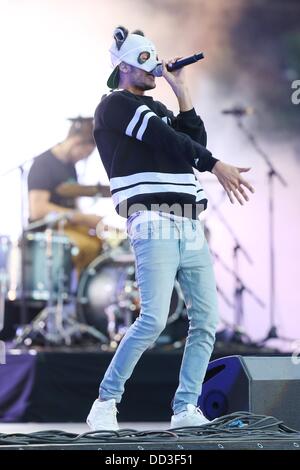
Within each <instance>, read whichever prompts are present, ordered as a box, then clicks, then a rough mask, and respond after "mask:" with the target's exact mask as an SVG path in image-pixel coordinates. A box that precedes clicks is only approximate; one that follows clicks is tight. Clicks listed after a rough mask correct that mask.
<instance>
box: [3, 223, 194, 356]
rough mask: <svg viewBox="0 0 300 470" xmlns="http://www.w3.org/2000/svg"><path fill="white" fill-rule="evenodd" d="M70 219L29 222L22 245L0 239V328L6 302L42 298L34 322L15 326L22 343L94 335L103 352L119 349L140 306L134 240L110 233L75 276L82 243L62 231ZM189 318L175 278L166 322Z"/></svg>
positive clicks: (73, 339) (69, 341) (69, 340)
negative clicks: (17, 327)
mask: <svg viewBox="0 0 300 470" xmlns="http://www.w3.org/2000/svg"><path fill="white" fill-rule="evenodd" d="M66 222H67V217H66V216H65V215H64V214H63V215H57V216H55V217H53V216H52V217H46V218H45V219H42V220H41V221H39V222H34V223H32V224H29V225H28V227H27V228H26V230H25V231H24V233H23V236H22V239H20V240H19V241H18V243H17V244H14V243H12V242H11V241H10V239H9V238H8V237H4V236H1V237H0V331H1V316H2V323H3V315H4V307H5V303H6V302H9V301H10V302H19V303H20V304H23V305H24V304H25V307H27V306H28V305H29V304H32V303H35V302H36V303H41V302H42V303H43V305H44V308H43V309H42V310H41V311H40V313H38V314H37V315H36V317H35V318H34V319H33V320H32V322H31V323H29V324H27V325H25V326H24V325H23V326H21V327H20V328H19V329H18V330H17V334H16V337H15V339H14V345H15V346H16V347H19V346H21V345H25V346H31V345H32V344H42V345H71V344H74V343H75V344H80V343H82V341H83V340H84V339H88V338H89V339H91V340H92V341H93V342H95V341H96V342H97V343H100V344H101V348H102V349H109V348H113V349H114V348H116V347H117V346H118V344H119V342H120V340H121V339H122V337H123V336H124V334H125V333H126V331H127V330H128V328H129V327H130V325H131V324H132V323H133V322H134V321H135V319H136V318H137V316H138V315H139V314H140V310H141V306H140V298H139V291H138V286H137V282H136V279H135V258H134V254H133V251H132V249H131V246H130V243H129V241H128V239H127V236H126V234H124V233H123V234H121V236H120V231H115V230H114V229H113V228H112V230H111V231H110V233H109V234H108V232H107V230H106V232H105V234H103V238H104V243H103V246H102V251H101V253H99V255H98V256H97V257H96V259H94V260H93V261H92V262H91V263H90V264H89V265H88V266H87V267H86V269H85V270H84V271H83V272H82V273H81V275H80V277H79V280H77V279H76V273H75V270H74V268H73V263H72V256H74V255H75V254H76V252H78V248H77V247H76V246H74V244H73V243H72V242H71V241H70V239H69V238H68V237H67V236H66V235H65V234H64V225H65V223H66ZM42 229H44V230H43V231H42ZM99 235H100V237H101V233H100V234H98V236H99ZM1 312H2V315H1ZM185 318H186V313H185V305H184V300H183V295H182V293H181V290H180V287H179V284H178V283H177V282H176V283H175V285H174V289H173V293H172V299H171V304H170V311H169V317H168V325H170V324H173V323H175V322H176V321H177V320H179V319H185ZM168 341H172V339H169V340H168Z"/></svg>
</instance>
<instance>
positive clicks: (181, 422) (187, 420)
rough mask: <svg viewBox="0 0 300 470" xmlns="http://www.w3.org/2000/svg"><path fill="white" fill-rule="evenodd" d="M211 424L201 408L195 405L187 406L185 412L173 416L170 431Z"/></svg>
mask: <svg viewBox="0 0 300 470" xmlns="http://www.w3.org/2000/svg"><path fill="white" fill-rule="evenodd" d="M209 422H210V421H209V420H208V419H206V418H205V416H204V415H203V413H202V411H201V410H200V409H199V408H197V407H196V406H195V405H187V408H186V410H185V411H181V413H178V414H177V415H173V416H172V418H171V427H170V429H173V428H186V427H189V426H203V425H204V424H207V423H209Z"/></svg>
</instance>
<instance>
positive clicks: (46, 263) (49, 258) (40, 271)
mask: <svg viewBox="0 0 300 470" xmlns="http://www.w3.org/2000/svg"><path fill="white" fill-rule="evenodd" d="M48 236H49V235H47V232H29V233H26V234H24V237H23V244H24V245H23V256H24V259H23V290H24V292H23V294H24V297H25V298H26V299H31V300H41V301H47V300H48V299H49V298H50V294H51V292H52V298H53V299H57V298H58V296H59V295H62V298H63V299H65V298H68V297H69V295H70V291H71V273H72V247H73V245H72V243H71V241H70V239H69V238H68V237H67V236H65V235H61V234H59V233H58V232H53V233H52V236H51V240H50V241H49V238H47V237H48ZM21 243H22V241H19V243H18V245H17V246H15V247H14V248H13V249H12V250H11V254H10V260H9V291H8V298H9V300H16V299H19V298H20V297H21V278H22V263H21ZM49 243H50V245H49ZM49 248H50V250H51V252H50V254H49V251H47V250H49Z"/></svg>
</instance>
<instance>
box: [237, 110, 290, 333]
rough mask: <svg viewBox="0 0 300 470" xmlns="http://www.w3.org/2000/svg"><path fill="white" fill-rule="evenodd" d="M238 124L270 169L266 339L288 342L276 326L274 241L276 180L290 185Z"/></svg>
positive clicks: (252, 137) (242, 125) (251, 137)
mask: <svg viewBox="0 0 300 470" xmlns="http://www.w3.org/2000/svg"><path fill="white" fill-rule="evenodd" d="M236 123H237V126H238V128H239V129H240V130H241V132H242V133H243V134H244V135H245V136H246V138H247V139H248V141H249V142H250V144H251V145H252V147H253V148H254V150H255V151H256V153H257V154H258V155H260V157H262V159H263V160H264V161H265V163H266V165H267V167H268V193H269V195H268V198H269V209H268V210H269V244H270V246H269V254H270V256H269V258H270V268H269V273H270V327H269V331H268V333H267V336H266V338H265V339H264V340H263V341H267V340H268V339H274V338H280V339H283V340H286V341H291V339H289V338H283V337H279V336H278V333H277V326H276V319H275V317H276V315H275V272H276V271H275V240H274V179H275V178H277V180H278V181H279V182H280V183H281V185H282V186H284V187H287V186H288V184H287V182H286V180H285V179H284V178H283V176H282V175H281V174H280V173H279V172H278V171H277V170H276V169H275V167H274V165H273V163H272V161H271V159H270V157H269V156H268V154H267V153H266V152H265V151H264V150H263V149H262V148H261V147H260V145H259V144H258V142H257V141H256V138H255V136H254V134H252V133H251V132H250V131H249V130H248V129H247V128H246V127H245V126H244V124H243V120H242V116H236Z"/></svg>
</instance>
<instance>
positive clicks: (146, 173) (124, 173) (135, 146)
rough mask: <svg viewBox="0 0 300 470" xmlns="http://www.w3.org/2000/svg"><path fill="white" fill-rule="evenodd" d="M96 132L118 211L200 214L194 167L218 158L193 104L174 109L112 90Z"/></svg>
mask: <svg viewBox="0 0 300 470" xmlns="http://www.w3.org/2000/svg"><path fill="white" fill-rule="evenodd" d="M94 137H95V141H96V144H97V148H98V151H99V153H100V156H101V159H102V162H103V164H104V167H105V169H106V172H107V175H108V177H109V180H110V187H111V193H112V198H113V202H114V205H115V208H116V211H117V212H118V214H119V215H121V216H122V217H128V216H129V215H131V214H132V213H134V212H136V211H137V210H155V211H162V212H168V213H174V214H176V215H180V216H185V217H190V218H194V219H196V218H197V217H198V215H199V212H201V211H202V210H204V209H205V208H206V205H207V199H206V197H205V195H204V193H203V189H202V188H201V186H200V183H199V182H198V181H197V179H196V177H195V175H194V172H193V168H196V169H197V170H199V171H211V170H212V168H213V166H214V164H215V163H216V162H217V160H216V159H215V158H213V157H212V154H211V152H209V150H207V149H206V148H205V146H206V131H205V128H204V124H203V122H202V120H201V119H200V117H199V116H197V114H196V112H195V110H194V109H191V110H190V111H186V112H180V113H179V115H178V116H177V117H175V116H174V115H173V113H172V112H171V111H169V110H168V109H167V108H166V107H165V106H164V105H163V104H162V103H160V102H159V101H154V100H153V98H152V97H149V96H139V95H135V94H133V93H130V92H129V91H126V90H122V91H121V90H118V91H114V92H112V93H111V94H109V95H106V96H105V97H103V99H102V100H101V102H100V104H99V105H98V107H97V109H96V112H95V127H94Z"/></svg>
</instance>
